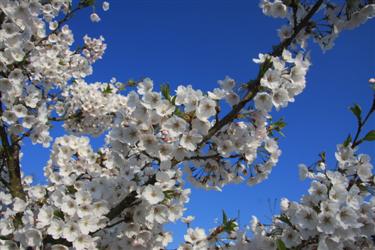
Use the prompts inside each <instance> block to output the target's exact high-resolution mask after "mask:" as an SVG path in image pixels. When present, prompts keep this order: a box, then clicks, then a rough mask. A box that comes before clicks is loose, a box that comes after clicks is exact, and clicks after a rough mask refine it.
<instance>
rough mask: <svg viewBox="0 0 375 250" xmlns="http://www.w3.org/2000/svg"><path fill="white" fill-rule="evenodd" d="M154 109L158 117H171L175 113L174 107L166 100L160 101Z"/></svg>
mask: <svg viewBox="0 0 375 250" xmlns="http://www.w3.org/2000/svg"><path fill="white" fill-rule="evenodd" d="M155 108H156V113H157V114H158V115H160V116H168V115H171V114H172V113H173V112H174V111H175V109H176V108H175V106H173V105H172V104H171V103H170V102H169V101H168V100H162V101H161V103H159V105H158V106H156V107H155Z"/></svg>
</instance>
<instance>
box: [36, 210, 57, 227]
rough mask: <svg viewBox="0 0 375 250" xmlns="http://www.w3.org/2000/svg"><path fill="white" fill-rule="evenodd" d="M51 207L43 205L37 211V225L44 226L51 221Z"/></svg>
mask: <svg viewBox="0 0 375 250" xmlns="http://www.w3.org/2000/svg"><path fill="white" fill-rule="evenodd" d="M53 213H54V211H53V208H52V207H50V206H43V207H42V208H41V209H40V210H39V213H38V226H39V227H44V226H47V225H49V224H50V223H51V221H52V218H53V216H54V214H53Z"/></svg>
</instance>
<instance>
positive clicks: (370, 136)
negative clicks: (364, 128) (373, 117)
mask: <svg viewBox="0 0 375 250" xmlns="http://www.w3.org/2000/svg"><path fill="white" fill-rule="evenodd" d="M363 140H365V141H374V140H375V130H371V131H370V132H368V133H367V135H365V137H363Z"/></svg>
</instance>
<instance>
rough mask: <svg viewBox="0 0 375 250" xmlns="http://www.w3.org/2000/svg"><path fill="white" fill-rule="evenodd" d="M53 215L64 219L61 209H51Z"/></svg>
mask: <svg viewBox="0 0 375 250" xmlns="http://www.w3.org/2000/svg"><path fill="white" fill-rule="evenodd" d="M53 215H54V216H56V217H57V218H60V219H62V220H64V213H63V212H62V211H61V210H55V211H53Z"/></svg>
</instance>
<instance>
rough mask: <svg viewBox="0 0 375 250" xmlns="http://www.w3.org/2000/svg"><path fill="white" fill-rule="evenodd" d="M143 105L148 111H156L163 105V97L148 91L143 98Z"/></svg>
mask: <svg viewBox="0 0 375 250" xmlns="http://www.w3.org/2000/svg"><path fill="white" fill-rule="evenodd" d="M142 100H143V103H142V104H143V105H144V106H145V107H146V108H148V109H154V108H156V107H158V106H159V105H160V103H161V95H160V93H156V92H152V91H148V92H146V93H145V94H144V96H143V98H142Z"/></svg>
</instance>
